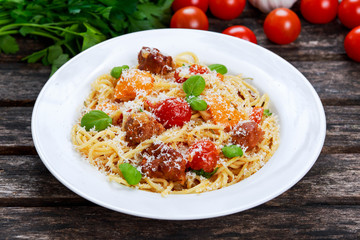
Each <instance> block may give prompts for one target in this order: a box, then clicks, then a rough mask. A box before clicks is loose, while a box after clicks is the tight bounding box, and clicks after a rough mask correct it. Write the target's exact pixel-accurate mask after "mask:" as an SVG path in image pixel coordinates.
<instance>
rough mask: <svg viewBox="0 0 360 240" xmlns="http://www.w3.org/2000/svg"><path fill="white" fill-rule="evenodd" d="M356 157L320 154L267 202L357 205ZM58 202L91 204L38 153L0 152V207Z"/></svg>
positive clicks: (359, 195)
mask: <svg viewBox="0 0 360 240" xmlns="http://www.w3.org/2000/svg"><path fill="white" fill-rule="evenodd" d="M359 159H360V154H322V155H320V157H319V159H318V160H317V162H316V163H315V165H314V166H313V168H312V169H311V170H310V172H309V173H308V174H307V175H306V176H305V177H304V178H303V179H302V180H301V181H300V182H298V183H297V184H296V185H295V186H294V187H293V188H291V189H290V190H288V191H287V192H285V193H284V194H282V195H281V196H279V197H277V198H275V199H274V200H272V201H270V202H268V203H267V204H266V205H268V206H300V205H312V204H327V205H328V204H338V205H339V204H341V205H344V204H346V205H353V204H360V185H359V184H358V183H359V182H360V166H359ZM58 204H60V205H65V206H69V205H77V204H82V205H89V204H90V203H88V202H87V201H86V200H84V199H82V198H80V197H79V196H77V195H76V194H74V193H72V192H71V191H70V190H68V189H67V188H66V187H65V186H63V185H62V184H61V183H60V182H58V181H57V180H56V179H55V178H54V177H53V176H52V175H51V173H50V172H49V171H48V170H47V169H46V167H45V165H44V164H43V163H42V162H41V160H40V159H39V157H38V156H1V155H0V206H44V205H45V206H53V205H58ZM90 205H91V204H90Z"/></svg>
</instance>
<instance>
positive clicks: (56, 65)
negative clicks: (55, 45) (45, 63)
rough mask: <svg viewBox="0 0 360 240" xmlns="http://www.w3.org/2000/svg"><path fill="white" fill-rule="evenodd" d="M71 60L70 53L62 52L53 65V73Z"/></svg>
mask: <svg viewBox="0 0 360 240" xmlns="http://www.w3.org/2000/svg"><path fill="white" fill-rule="evenodd" d="M68 60H69V55H68V54H60V55H59V56H58V57H57V58H56V59H55V60H54V61H53V63H52V65H51V73H50V75H53V74H54V73H55V72H56V71H57V70H58V69H59V68H60V67H61V66H62V65H63V64H64V63H66V62H67V61H68Z"/></svg>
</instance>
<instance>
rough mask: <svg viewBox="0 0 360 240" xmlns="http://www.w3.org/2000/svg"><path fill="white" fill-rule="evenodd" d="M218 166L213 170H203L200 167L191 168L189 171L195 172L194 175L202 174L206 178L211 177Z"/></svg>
mask: <svg viewBox="0 0 360 240" xmlns="http://www.w3.org/2000/svg"><path fill="white" fill-rule="evenodd" d="M218 169H219V168H218V167H217V168H215V169H214V171H212V172H210V173H209V172H205V171H204V169H200V170H194V169H191V171H193V172H194V173H196V175H199V176H203V177H205V178H207V179H209V178H211V177H212V176H213V175H214V174H215V173H216V171H217V170H218Z"/></svg>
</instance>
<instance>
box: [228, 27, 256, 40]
mask: <svg viewBox="0 0 360 240" xmlns="http://www.w3.org/2000/svg"><path fill="white" fill-rule="evenodd" d="M222 33H223V34H227V35H230V36H234V37H237V38H241V39H244V40H247V41H249V42H252V43H255V44H257V39H256V36H255V34H254V33H253V31H251V30H250V29H249V28H247V27H245V26H242V25H235V26H231V27H228V28H227V29H225V30H224V31H223V32H222Z"/></svg>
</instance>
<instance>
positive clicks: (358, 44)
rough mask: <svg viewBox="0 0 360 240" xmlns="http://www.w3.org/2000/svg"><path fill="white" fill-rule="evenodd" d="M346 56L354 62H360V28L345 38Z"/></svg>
mask: <svg viewBox="0 0 360 240" xmlns="http://www.w3.org/2000/svg"><path fill="white" fill-rule="evenodd" d="M344 47H345V51H346V54H347V55H348V56H349V57H350V58H351V59H353V60H355V61H357V62H360V26H358V27H356V28H354V29H353V30H351V31H350V32H349V33H348V35H346V37H345V41H344Z"/></svg>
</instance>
